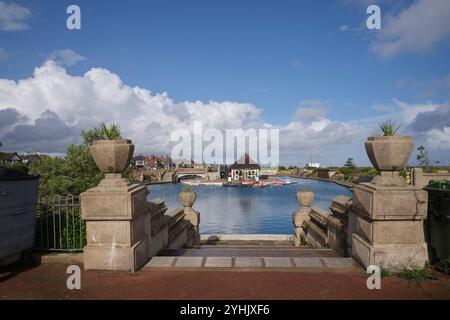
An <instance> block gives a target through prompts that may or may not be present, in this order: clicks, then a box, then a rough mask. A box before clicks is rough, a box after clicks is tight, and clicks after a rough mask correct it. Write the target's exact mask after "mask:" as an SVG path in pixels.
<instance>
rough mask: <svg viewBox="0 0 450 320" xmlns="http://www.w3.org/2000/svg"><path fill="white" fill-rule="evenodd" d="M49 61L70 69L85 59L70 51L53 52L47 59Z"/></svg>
mask: <svg viewBox="0 0 450 320" xmlns="http://www.w3.org/2000/svg"><path fill="white" fill-rule="evenodd" d="M48 59H49V60H53V61H55V62H56V63H57V64H59V65H60V66H66V67H71V66H73V65H75V64H77V63H78V62H80V61H84V60H86V58H85V57H83V56H82V55H80V54H78V53H76V52H75V51H73V50H72V49H63V50H55V51H53V52H52V53H51V54H50V56H49V57H48Z"/></svg>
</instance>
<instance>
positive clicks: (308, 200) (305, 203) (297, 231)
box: [292, 191, 314, 247]
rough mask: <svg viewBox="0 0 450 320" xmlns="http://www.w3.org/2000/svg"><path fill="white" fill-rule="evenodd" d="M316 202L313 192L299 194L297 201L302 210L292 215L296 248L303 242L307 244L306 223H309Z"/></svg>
mask: <svg viewBox="0 0 450 320" xmlns="http://www.w3.org/2000/svg"><path fill="white" fill-rule="evenodd" d="M313 200H314V193H312V192H309V191H308V192H302V191H300V192H297V201H298V202H299V203H300V209H299V210H297V211H296V212H294V214H293V215H292V223H293V224H294V246H296V247H299V246H300V245H301V244H302V242H303V243H306V232H305V229H304V228H305V225H304V224H305V223H307V222H308V221H309V213H310V211H311V205H312V202H313Z"/></svg>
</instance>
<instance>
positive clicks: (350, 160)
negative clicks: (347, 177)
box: [344, 158, 356, 169]
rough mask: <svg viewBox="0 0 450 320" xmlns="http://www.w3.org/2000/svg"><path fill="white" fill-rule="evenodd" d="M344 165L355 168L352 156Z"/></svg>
mask: <svg viewBox="0 0 450 320" xmlns="http://www.w3.org/2000/svg"><path fill="white" fill-rule="evenodd" d="M344 167H346V168H349V169H354V168H356V165H355V163H354V162H353V158H348V159H347V162H346V163H345V164H344Z"/></svg>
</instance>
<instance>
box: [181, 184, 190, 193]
mask: <svg viewBox="0 0 450 320" xmlns="http://www.w3.org/2000/svg"><path fill="white" fill-rule="evenodd" d="M183 192H192V187H191V186H190V185H188V184H187V185H185V186H184V187H183Z"/></svg>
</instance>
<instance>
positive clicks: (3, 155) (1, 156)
mask: <svg viewBox="0 0 450 320" xmlns="http://www.w3.org/2000/svg"><path fill="white" fill-rule="evenodd" d="M14 156H17V157H19V159H22V157H21V156H19V155H18V154H17V152H0V160H4V161H9V160H11V159H12V158H13V157H14Z"/></svg>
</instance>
